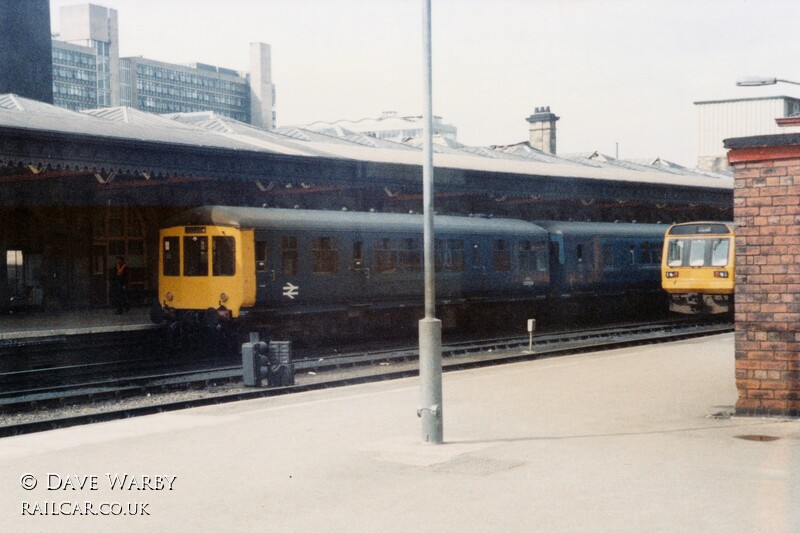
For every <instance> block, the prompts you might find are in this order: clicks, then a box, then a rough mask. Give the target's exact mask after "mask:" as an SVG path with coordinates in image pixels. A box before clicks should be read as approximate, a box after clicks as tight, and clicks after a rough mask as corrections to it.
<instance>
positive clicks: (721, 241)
mask: <svg viewBox="0 0 800 533" xmlns="http://www.w3.org/2000/svg"><path fill="white" fill-rule="evenodd" d="M734 239H735V228H734V226H733V224H731V223H728V222H687V223H683V224H674V225H672V226H670V228H669V229H668V230H667V233H666V235H665V236H664V251H663V254H662V264H661V286H662V288H663V289H664V290H665V291H666V292H667V293H669V299H670V310H671V311H674V312H677V313H684V314H718V313H729V312H732V311H733V305H734V301H733V293H734V281H735V279H734V248H735V243H734Z"/></svg>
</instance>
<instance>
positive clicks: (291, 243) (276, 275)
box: [255, 232, 307, 309]
mask: <svg viewBox="0 0 800 533" xmlns="http://www.w3.org/2000/svg"><path fill="white" fill-rule="evenodd" d="M255 239H256V250H255V252H256V302H257V303H256V305H258V306H262V307H265V308H267V309H278V308H281V307H289V306H291V305H292V304H297V303H298V301H299V300H300V298H301V296H304V295H305V294H302V295H301V292H303V293H305V290H304V289H307V288H306V287H301V286H300V285H301V284H300V282H299V280H298V277H299V273H300V235H299V234H297V233H284V234H277V233H275V232H269V233H266V232H264V233H260V232H256V234H255Z"/></svg>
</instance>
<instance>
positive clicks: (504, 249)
mask: <svg viewBox="0 0 800 533" xmlns="http://www.w3.org/2000/svg"><path fill="white" fill-rule="evenodd" d="M492 269H493V270H494V271H495V272H509V271H510V270H511V251H510V250H509V247H508V241H506V240H505V239H495V240H494V242H493V244H492Z"/></svg>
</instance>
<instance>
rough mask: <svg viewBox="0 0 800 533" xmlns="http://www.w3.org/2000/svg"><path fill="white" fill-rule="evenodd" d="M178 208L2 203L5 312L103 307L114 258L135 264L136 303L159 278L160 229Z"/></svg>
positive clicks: (0, 271) (0, 287) (145, 299)
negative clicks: (46, 205) (120, 257)
mask: <svg viewBox="0 0 800 533" xmlns="http://www.w3.org/2000/svg"><path fill="white" fill-rule="evenodd" d="M175 212H176V209H174V208H164V207H142V206H90V207H68V206H60V207H59V206H48V207H39V206H36V207H30V206H28V207H8V206H6V207H0V217H2V220H3V221H4V224H2V225H0V266H1V268H0V294H2V304H1V305H0V311H2V312H21V311H29V310H37V311H38V310H44V311H60V310H66V309H84V308H103V307H107V306H108V305H109V300H108V285H109V279H110V277H109V276H110V272H111V268H112V267H113V264H114V258H115V257H116V256H117V255H122V256H123V257H124V258H125V259H126V262H127V263H128V265H129V272H130V281H131V283H130V288H129V293H130V296H131V300H132V303H133V304H135V305H136V304H139V305H144V304H147V303H149V301H150V299H151V298H152V296H153V294H154V293H155V288H156V284H157V281H158V266H157V258H158V228H159V227H160V226H161V225H163V223H164V221H165V220H167V219H168V218H169V217H171V216H173V215H174V214H175Z"/></svg>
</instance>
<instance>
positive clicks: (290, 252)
mask: <svg viewBox="0 0 800 533" xmlns="http://www.w3.org/2000/svg"><path fill="white" fill-rule="evenodd" d="M297 258H298V255H297V237H281V262H282V267H283V275H284V276H296V275H297V270H298V269H297Z"/></svg>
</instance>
